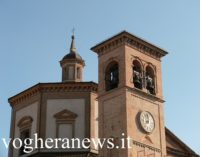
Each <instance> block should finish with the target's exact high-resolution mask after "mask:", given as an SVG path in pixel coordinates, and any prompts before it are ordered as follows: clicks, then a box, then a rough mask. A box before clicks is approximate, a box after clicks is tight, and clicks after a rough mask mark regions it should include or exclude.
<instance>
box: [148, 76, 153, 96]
mask: <svg viewBox="0 0 200 157" xmlns="http://www.w3.org/2000/svg"><path fill="white" fill-rule="evenodd" d="M146 88H147V90H148V91H149V92H150V93H151V94H154V88H155V86H154V83H153V79H152V78H151V77H149V76H147V86H146Z"/></svg>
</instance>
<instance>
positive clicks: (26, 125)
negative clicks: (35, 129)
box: [17, 116, 33, 155]
mask: <svg viewBox="0 0 200 157" xmlns="http://www.w3.org/2000/svg"><path fill="white" fill-rule="evenodd" d="M32 122H33V119H32V117H30V116H25V117H23V118H22V119H21V120H20V121H19V122H18V124H17V126H18V127H19V131H20V139H21V140H22V141H23V142H22V143H23V145H22V147H21V148H20V150H19V155H23V154H26V153H25V152H24V148H25V147H24V141H25V140H27V144H29V143H30V141H29V140H28V139H30V137H31V126H32ZM26 151H27V150H26Z"/></svg>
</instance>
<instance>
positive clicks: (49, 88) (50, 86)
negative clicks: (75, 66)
mask: <svg viewBox="0 0 200 157" xmlns="http://www.w3.org/2000/svg"><path fill="white" fill-rule="evenodd" d="M97 90H98V85H97V84H96V83H94V82H60V83H38V84H36V85H34V86H32V87H30V88H28V89H27V90H24V91H22V92H21V93H19V94H17V95H15V96H13V97H11V98H9V99H8V102H9V103H10V105H11V106H13V105H16V104H18V103H20V102H22V101H24V100H27V99H29V98H31V97H33V96H35V95H37V94H39V93H44V92H94V93H97Z"/></svg>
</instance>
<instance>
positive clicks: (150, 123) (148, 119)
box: [140, 111, 155, 133]
mask: <svg viewBox="0 0 200 157" xmlns="http://www.w3.org/2000/svg"><path fill="white" fill-rule="evenodd" d="M140 124H141V126H142V128H143V129H144V131H146V132H147V133H152V131H153V130H154V128H155V122H154V119H153V116H152V115H151V114H150V113H149V112H147V111H143V112H141V113H140Z"/></svg>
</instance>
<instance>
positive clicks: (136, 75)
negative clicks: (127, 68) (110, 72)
mask: <svg viewBox="0 0 200 157" xmlns="http://www.w3.org/2000/svg"><path fill="white" fill-rule="evenodd" d="M133 83H134V87H136V88H138V89H142V68H141V64H140V63H139V62H138V61H137V60H134V61H133Z"/></svg>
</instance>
